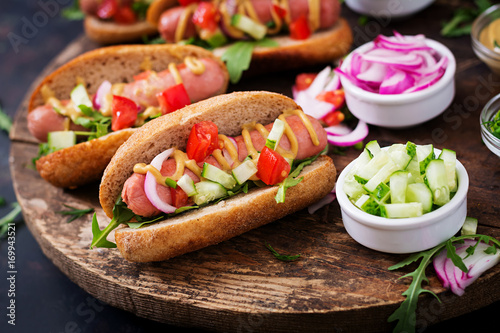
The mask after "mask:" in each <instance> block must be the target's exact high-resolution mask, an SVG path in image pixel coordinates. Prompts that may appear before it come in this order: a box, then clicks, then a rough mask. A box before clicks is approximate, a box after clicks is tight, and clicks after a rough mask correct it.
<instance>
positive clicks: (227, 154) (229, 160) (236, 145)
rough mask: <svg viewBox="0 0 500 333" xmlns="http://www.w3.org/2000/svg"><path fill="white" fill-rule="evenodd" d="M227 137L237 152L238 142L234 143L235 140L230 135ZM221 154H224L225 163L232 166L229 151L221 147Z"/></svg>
mask: <svg viewBox="0 0 500 333" xmlns="http://www.w3.org/2000/svg"><path fill="white" fill-rule="evenodd" d="M227 138H228V139H229V141H231V143H232V144H233V146H234V147H235V148H236V153H238V144H237V143H236V140H235V139H234V138H232V137H230V136H228V137H227ZM222 156H224V158H225V159H226V161H227V163H228V164H229V165H230V166H232V165H233V163H234V161H233V159H232V158H231V155H230V154H229V152H228V151H227V149H226V148H224V149H222Z"/></svg>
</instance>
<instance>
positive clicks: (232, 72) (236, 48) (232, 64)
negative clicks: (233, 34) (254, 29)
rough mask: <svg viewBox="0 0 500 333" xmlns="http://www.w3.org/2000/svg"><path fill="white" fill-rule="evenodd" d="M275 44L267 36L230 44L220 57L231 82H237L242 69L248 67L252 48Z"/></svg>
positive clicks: (273, 45)
mask: <svg viewBox="0 0 500 333" xmlns="http://www.w3.org/2000/svg"><path fill="white" fill-rule="evenodd" d="M276 46H278V43H277V42H276V41H274V40H272V39H269V38H263V39H261V40H257V41H238V42H235V43H234V44H233V45H231V46H230V47H229V48H228V49H227V50H226V51H225V52H224V54H223V55H222V57H221V59H222V61H224V62H225V63H226V66H227V70H228V71H229V77H230V79H231V83H237V82H238V81H239V80H240V79H241V75H242V74H243V71H245V70H247V69H248V68H249V67H250V61H251V60H252V52H253V50H254V48H256V47H276Z"/></svg>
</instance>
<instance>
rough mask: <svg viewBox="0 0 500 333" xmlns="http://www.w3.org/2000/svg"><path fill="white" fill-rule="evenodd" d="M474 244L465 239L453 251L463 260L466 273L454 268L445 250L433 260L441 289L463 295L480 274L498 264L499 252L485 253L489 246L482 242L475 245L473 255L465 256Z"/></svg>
mask: <svg viewBox="0 0 500 333" xmlns="http://www.w3.org/2000/svg"><path fill="white" fill-rule="evenodd" d="M475 244H476V241H475V240H473V239H466V240H465V241H464V243H463V244H459V245H457V246H456V250H455V251H456V253H457V255H458V256H460V257H461V258H462V259H463V263H464V265H465V267H467V269H468V272H467V273H465V272H463V271H462V270H461V269H460V268H458V267H456V266H455V264H454V263H453V261H452V260H451V259H450V258H448V257H447V251H446V249H443V251H441V252H440V253H439V254H438V255H437V256H436V257H435V258H434V260H433V266H434V269H435V270H436V273H437V276H438V278H439V280H440V281H441V283H442V284H443V287H444V288H447V289H450V290H451V291H452V292H453V293H454V294H456V295H458V296H461V295H463V294H464V292H465V288H466V287H468V286H469V285H471V284H472V283H473V282H474V281H475V280H477V279H478V278H479V276H481V274H483V273H484V272H486V271H487V270H488V269H489V268H491V267H493V266H495V265H496V264H497V263H499V262H500V251H498V250H497V251H496V253H495V254H487V253H485V252H484V251H485V250H486V249H487V248H488V247H489V245H488V244H486V243H484V242H480V243H479V244H478V245H477V247H476V249H475V251H474V254H473V255H469V256H467V255H468V253H467V252H466V251H467V249H468V248H469V247H470V246H474V245H475Z"/></svg>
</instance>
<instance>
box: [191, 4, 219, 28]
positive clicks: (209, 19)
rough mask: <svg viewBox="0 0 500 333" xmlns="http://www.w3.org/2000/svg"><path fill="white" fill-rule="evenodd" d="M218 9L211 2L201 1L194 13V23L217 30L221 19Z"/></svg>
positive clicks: (200, 26)
mask: <svg viewBox="0 0 500 333" xmlns="http://www.w3.org/2000/svg"><path fill="white" fill-rule="evenodd" d="M218 16H219V15H218V11H217V8H216V7H215V5H214V4H213V3H211V2H200V4H199V5H198V7H197V8H196V10H195V11H194V13H193V19H192V20H193V23H194V24H195V25H196V26H198V27H199V28H201V29H206V30H208V31H215V30H216V29H217V21H218V20H219V17H218Z"/></svg>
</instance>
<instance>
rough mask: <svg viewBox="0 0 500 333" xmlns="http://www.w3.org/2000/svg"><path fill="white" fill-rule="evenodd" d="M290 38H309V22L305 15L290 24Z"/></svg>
mask: <svg viewBox="0 0 500 333" xmlns="http://www.w3.org/2000/svg"><path fill="white" fill-rule="evenodd" d="M289 29H290V37H291V38H292V39H299V40H301V39H307V38H309V36H311V29H310V28H309V22H308V21H307V18H306V16H305V15H300V16H299V17H298V18H297V19H296V20H295V21H293V22H292V23H290V27H289Z"/></svg>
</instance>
